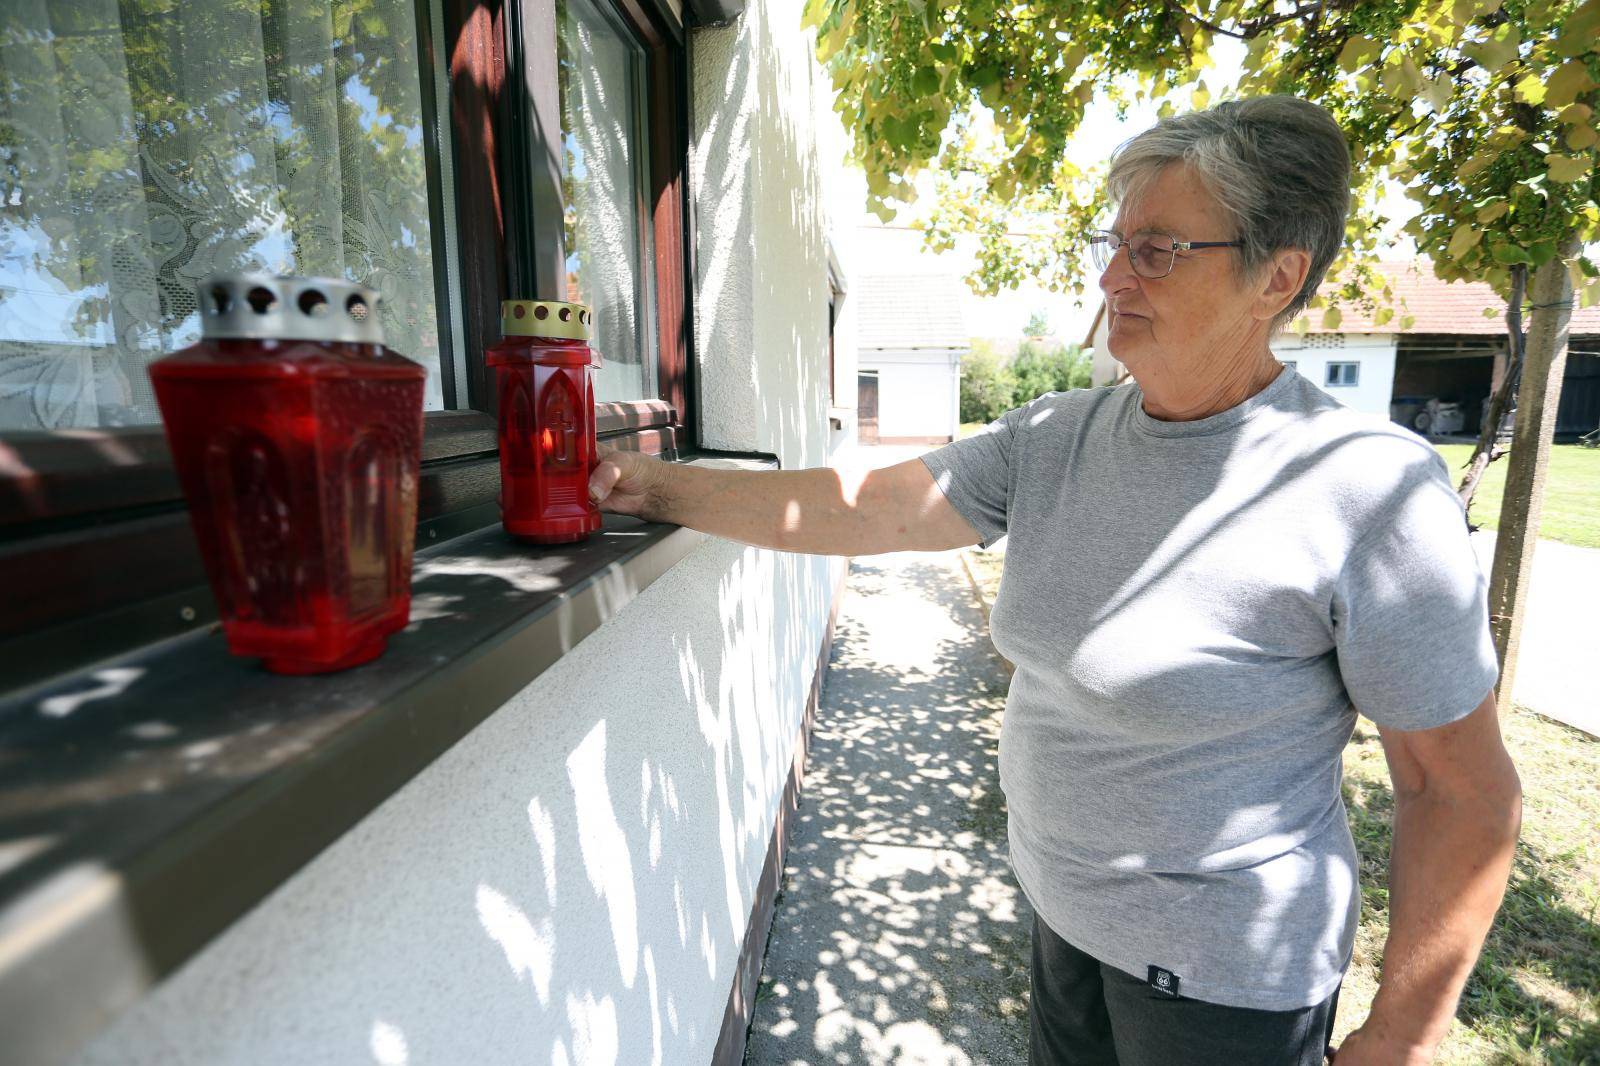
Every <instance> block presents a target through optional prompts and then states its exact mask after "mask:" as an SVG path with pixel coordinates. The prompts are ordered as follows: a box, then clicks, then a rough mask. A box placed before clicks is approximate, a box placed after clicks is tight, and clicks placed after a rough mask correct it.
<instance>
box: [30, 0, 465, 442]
mask: <svg viewBox="0 0 1600 1066" xmlns="http://www.w3.org/2000/svg"><path fill="white" fill-rule="evenodd" d="M422 76H424V72H423V70H422V67H421V64H420V61H419V59H418V48H417V40H416V15H415V11H414V9H413V7H412V2H411V0H184V2H183V3H170V2H156V0H4V2H3V3H0V430H4V429H13V430H14V429H61V428H70V427H92V426H111V425H132V424H139V423H148V422H154V421H157V420H158V417H159V416H158V413H157V409H156V406H155V400H154V396H153V394H152V392H151V389H150V385H149V381H148V378H147V376H146V373H145V368H146V366H147V365H148V364H149V363H150V362H151V361H153V360H154V359H156V358H158V357H160V356H161V355H162V354H164V353H166V352H169V351H173V350H175V349H177V348H181V347H184V346H185V345H188V344H191V343H193V342H194V341H195V340H196V339H198V337H199V324H198V316H197V315H196V313H195V295H194V285H195V282H196V281H198V280H199V279H201V278H203V277H205V276H206V275H208V274H211V273H213V272H215V271H221V270H260V271H267V272H271V273H294V274H317V275H333V276H340V277H345V278H349V279H351V280H355V281H360V282H363V283H365V284H368V285H372V286H374V287H375V288H377V289H378V290H379V291H380V292H381V293H382V294H383V303H382V314H383V325H384V331H385V334H386V337H387V340H388V343H389V345H390V347H392V348H394V349H395V350H397V351H399V352H401V353H402V354H405V355H407V356H409V357H411V358H412V359H415V360H417V361H418V362H420V363H422V364H423V365H425V366H426V367H427V368H428V371H429V378H428V393H427V402H428V406H429V407H433V408H437V407H440V406H442V389H441V384H440V380H439V319H438V309H437V303H436V294H435V292H434V271H433V234H432V233H431V232H430V226H429V215H428V175H427V165H426V159H425V154H424V146H423V130H424V126H423V123H424V121H426V119H425V116H424V115H423V108H422V94H421V83H420V78H421V77H422ZM429 76H431V72H430V75H429Z"/></svg>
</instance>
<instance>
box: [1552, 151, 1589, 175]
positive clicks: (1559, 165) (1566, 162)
mask: <svg viewBox="0 0 1600 1066" xmlns="http://www.w3.org/2000/svg"><path fill="white" fill-rule="evenodd" d="M1544 162H1545V166H1546V167H1547V168H1548V170H1549V173H1550V180H1551V181H1560V182H1573V181H1582V180H1583V179H1584V178H1586V177H1588V176H1589V174H1590V173H1591V161H1590V160H1589V159H1587V158H1586V157H1584V156H1574V155H1561V154H1560V153H1557V152H1552V153H1551V154H1550V155H1547V156H1545V157H1544Z"/></svg>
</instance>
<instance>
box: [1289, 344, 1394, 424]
mask: <svg viewBox="0 0 1600 1066" xmlns="http://www.w3.org/2000/svg"><path fill="white" fill-rule="evenodd" d="M1330 340H1337V341H1338V343H1339V344H1340V345H1342V346H1341V347H1327V346H1326V345H1327V344H1328V343H1329V342H1330ZM1395 347H1396V345H1395V335H1394V334H1392V333H1374V334H1365V333H1345V334H1311V335H1309V336H1307V337H1305V338H1300V337H1297V336H1295V335H1294V334H1292V333H1287V334H1282V335H1280V336H1278V337H1275V338H1273V341H1272V353H1273V354H1274V355H1276V356H1277V357H1278V358H1279V359H1281V360H1292V361H1293V362H1294V364H1295V369H1296V370H1297V371H1299V372H1300V373H1301V374H1303V375H1305V376H1306V377H1307V378H1309V379H1310V380H1311V381H1312V383H1314V384H1316V385H1317V386H1319V387H1321V388H1322V391H1324V392H1326V393H1327V394H1328V395H1329V396H1332V397H1333V398H1334V399H1336V400H1338V401H1339V402H1340V403H1342V404H1344V405H1345V406H1346V407H1349V408H1353V409H1354V410H1357V411H1362V412H1365V413H1366V414H1371V415H1380V416H1382V417H1384V418H1388V417H1389V398H1390V394H1391V393H1392V392H1393V391H1394V355H1395ZM1329 363H1359V364H1360V366H1361V370H1360V377H1359V382H1358V384H1356V385H1353V386H1350V385H1338V386H1328V385H1326V382H1327V380H1328V377H1327V373H1328V364H1329Z"/></svg>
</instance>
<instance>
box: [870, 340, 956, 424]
mask: <svg viewBox="0 0 1600 1066" xmlns="http://www.w3.org/2000/svg"><path fill="white" fill-rule="evenodd" d="M857 358H858V359H859V361H860V367H861V369H862V370H876V371H877V372H878V436H879V438H884V437H950V438H951V439H954V438H955V436H956V435H957V434H958V433H959V431H960V428H961V411H960V408H961V391H960V386H961V376H960V375H961V352H960V351H952V350H944V349H941V350H937V351H931V350H924V351H904V352H896V351H873V350H868V351H863V352H860V353H859V354H858V356H857Z"/></svg>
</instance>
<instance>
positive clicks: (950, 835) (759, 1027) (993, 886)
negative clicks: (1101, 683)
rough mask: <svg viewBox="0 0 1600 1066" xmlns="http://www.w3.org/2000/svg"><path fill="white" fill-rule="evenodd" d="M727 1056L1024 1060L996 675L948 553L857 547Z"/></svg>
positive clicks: (812, 1060)
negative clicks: (768, 928) (737, 1043)
mask: <svg viewBox="0 0 1600 1066" xmlns="http://www.w3.org/2000/svg"><path fill="white" fill-rule="evenodd" d="M845 596H846V599H845V602H844V604H843V607H842V609H841V612H840V616H839V623H838V628H837V630H836V634H835V643H834V650H833V658H832V663H831V668H830V670H829V672H828V676H827V681H826V685H825V687H824V689H823V693H822V705H821V708H820V710H819V713H818V716H817V724H816V729H815V732H814V733H813V739H812V749H811V758H810V762H809V765H808V767H807V770H806V779H805V787H804V789H803V791H802V793H801V801H800V816H799V818H798V820H797V823H796V825H795V829H794V836H793V838H792V844H791V847H790V851H789V859H788V866H787V869H786V870H785V871H784V883H783V888H782V894H781V895H780V896H779V901H778V907H777V914H776V917H775V919H774V922H773V929H772V937H771V940H770V941H769V946H768V949H767V958H766V962H765V965H764V968H763V973H762V983H761V990H760V991H759V992H758V994H757V1003H756V1010H755V1017H754V1020H753V1022H752V1025H751V1030H750V1041H749V1045H748V1050H747V1052H746V1056H745V1061H746V1063H750V1064H756V1066H777V1064H784V1066H789V1064H794V1066H813V1064H818V1063H841V1064H843V1063H895V1064H922V1063H939V1064H969V1063H970V1064H978V1063H993V1064H997V1066H998V1064H1014V1063H1022V1062H1025V1061H1026V1060H1027V991H1028V966H1027V960H1028V944H1029V939H1028V932H1029V928H1030V925H1031V923H1032V920H1033V919H1032V913H1031V911H1029V909H1028V907H1027V904H1026V902H1025V901H1024V899H1023V897H1022V894H1021V892H1020V891H1019V890H1018V888H1017V886H1016V882H1015V880H1014V879H1013V878H1012V875H1011V871H1010V868H1009V866H1008V865H1007V863H1006V849H1005V807H1004V803H1003V801H1002V798H1001V795H1000V785H999V768H998V765H997V763H996V752H997V746H998V741H999V735H1000V714H1001V710H1002V708H1003V706H1004V702H1005V697H1004V694H1005V678H1004V675H1003V674H1002V673H1001V669H1000V666H999V661H998V659H997V658H996V657H995V654H994V652H993V649H992V648H991V647H990V644H989V639H988V635H987V629H986V628H985V626H984V624H983V617H982V615H981V614H980V613H979V609H978V606H977V603H976V600H975V598H974V596H973V593H972V589H971V586H970V584H969V583H968V581H967V578H966V575H965V574H964V573H963V571H962V569H961V562H960V559H959V557H958V555H957V554H955V553H948V554H941V555H893V556H877V557H872V558H862V559H857V560H855V561H854V563H853V564H852V565H851V572H850V579H849V584H848V591H847V592H846V594H845Z"/></svg>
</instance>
